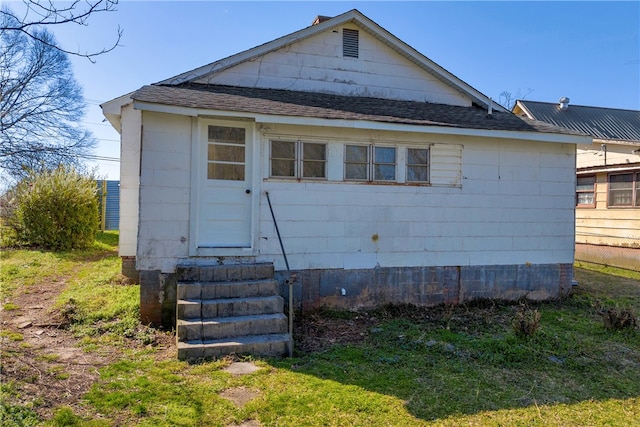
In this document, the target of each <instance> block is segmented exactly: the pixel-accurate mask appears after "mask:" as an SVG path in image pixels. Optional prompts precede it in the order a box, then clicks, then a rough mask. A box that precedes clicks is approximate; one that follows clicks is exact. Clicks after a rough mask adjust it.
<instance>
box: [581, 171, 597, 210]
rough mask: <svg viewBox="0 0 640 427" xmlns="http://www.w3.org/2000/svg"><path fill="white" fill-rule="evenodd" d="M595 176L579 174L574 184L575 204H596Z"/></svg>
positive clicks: (592, 205)
mask: <svg viewBox="0 0 640 427" xmlns="http://www.w3.org/2000/svg"><path fill="white" fill-rule="evenodd" d="M595 186H596V177H595V176H579V177H578V182H577V185H576V206H591V207H595V206H596V198H595Z"/></svg>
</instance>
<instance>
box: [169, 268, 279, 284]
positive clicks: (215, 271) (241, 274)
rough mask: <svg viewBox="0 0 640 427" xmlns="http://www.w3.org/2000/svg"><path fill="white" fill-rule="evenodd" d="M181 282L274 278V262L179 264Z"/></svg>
mask: <svg viewBox="0 0 640 427" xmlns="http://www.w3.org/2000/svg"><path fill="white" fill-rule="evenodd" d="M176 275H177V277H178V281H179V282H227V281H228V282H236V281H242V280H262V279H273V276H274V269H273V264H231V265H212V266H179V267H177V268H176Z"/></svg>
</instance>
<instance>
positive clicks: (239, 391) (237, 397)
mask: <svg viewBox="0 0 640 427" xmlns="http://www.w3.org/2000/svg"><path fill="white" fill-rule="evenodd" d="M258 396H260V392H258V391H255V390H251V389H248V388H246V387H234V388H230V389H227V390H224V391H223V392H222V393H220V397H222V398H223V399H227V400H229V401H231V402H232V403H233V404H234V405H236V406H237V407H239V408H242V407H243V406H244V405H246V404H247V403H248V402H250V401H251V400H253V399H255V398H256V397H258Z"/></svg>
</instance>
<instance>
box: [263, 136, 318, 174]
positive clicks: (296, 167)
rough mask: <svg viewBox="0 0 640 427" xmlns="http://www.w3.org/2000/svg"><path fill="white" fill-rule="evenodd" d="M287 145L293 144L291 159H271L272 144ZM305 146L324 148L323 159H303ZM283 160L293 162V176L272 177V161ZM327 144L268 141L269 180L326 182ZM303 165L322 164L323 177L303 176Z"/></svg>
mask: <svg viewBox="0 0 640 427" xmlns="http://www.w3.org/2000/svg"><path fill="white" fill-rule="evenodd" d="M274 142H275V143H279V142H280V143H289V144H293V147H294V152H293V156H294V157H292V158H289V157H288V158H284V157H283V158H280V157H277V158H275V157H273V143H274ZM305 145H320V146H323V147H324V159H312V158H305V156H304V153H305V149H304V148H305ZM274 159H275V160H283V161H293V175H274V174H273V160H274ZM328 162H329V159H328V144H327V143H326V142H316V141H301V140H297V141H291V140H280V139H272V140H270V141H269V178H271V179H295V180H298V181H300V180H309V181H326V180H327V174H328ZM305 163H306V164H309V163H315V164H318V163H322V165H323V175H324V176H321V177H319V176H305Z"/></svg>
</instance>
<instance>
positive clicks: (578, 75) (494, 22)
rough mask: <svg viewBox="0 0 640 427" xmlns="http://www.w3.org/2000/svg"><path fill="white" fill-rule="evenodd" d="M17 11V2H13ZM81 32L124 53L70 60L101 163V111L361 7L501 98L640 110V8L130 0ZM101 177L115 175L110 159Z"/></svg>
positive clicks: (108, 138) (83, 42) (105, 142)
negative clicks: (151, 85) (153, 86)
mask: <svg viewBox="0 0 640 427" xmlns="http://www.w3.org/2000/svg"><path fill="white" fill-rule="evenodd" d="M8 5H9V6H10V7H13V8H14V9H18V8H19V7H21V3H19V2H11V1H10V2H8ZM117 9H118V10H117V11H116V12H111V13H105V14H100V15H96V16H94V17H93V18H92V19H90V20H89V22H88V26H86V27H80V26H75V25H67V26H58V27H55V28H54V27H52V28H51V29H52V30H53V31H54V34H55V35H56V37H57V39H58V41H59V43H60V44H61V45H62V46H64V47H65V48H67V49H70V50H74V49H79V50H83V51H85V50H96V49H100V48H102V47H105V46H108V45H109V44H110V43H112V42H113V41H114V39H115V37H116V33H117V29H118V26H119V27H120V28H122V29H123V31H124V34H123V37H122V40H121V41H120V44H121V46H119V47H118V48H116V49H115V50H114V51H113V52H111V53H108V54H106V55H103V56H101V57H99V58H97V62H96V63H95V64H92V63H90V62H89V61H88V60H86V59H81V58H72V64H73V70H74V74H75V77H76V79H77V80H78V81H79V82H80V84H81V85H82V86H83V87H84V94H85V98H86V99H87V101H88V103H89V104H88V107H89V108H88V114H87V117H86V119H85V123H84V124H85V125H86V126H87V127H88V128H89V129H91V130H92V131H93V132H94V135H95V136H96V138H97V139H98V143H99V144H98V149H97V150H96V155H98V156H105V157H114V158H117V157H119V142H118V137H119V136H118V134H117V132H115V131H114V130H113V129H112V128H110V126H108V125H107V124H106V123H102V120H103V116H102V114H101V111H100V108H99V107H98V104H99V103H101V102H104V101H107V100H110V99H113V98H116V97H118V96H120V95H123V94H125V93H128V92H130V91H133V90H136V89H138V88H140V87H141V86H143V85H145V84H149V83H155V82H158V81H160V80H163V79H165V78H168V77H171V76H174V75H176V74H180V73H182V72H184V71H188V70H190V69H193V68H196V67H199V66H201V65H205V64H207V63H210V62H213V61H216V60H218V59H222V58H224V57H227V56H230V55H233V54H235V53H238V52H241V51H243V50H246V49H250V48H252V47H254V46H257V45H260V44H262V43H266V42H268V41H271V40H273V39H275V38H278V37H281V36H284V35H286V34H289V33H292V32H294V31H297V30H300V29H302V28H304V27H307V26H308V25H310V24H311V22H312V21H313V19H314V18H315V17H316V16H317V15H327V16H335V15H339V14H341V13H343V12H346V11H348V10H351V9H358V10H359V11H360V12H362V13H363V14H365V15H366V16H368V17H369V18H370V19H372V20H373V21H374V22H376V23H377V24H379V25H380V26H382V27H383V28H385V29H386V30H388V31H389V32H391V33H392V34H394V35H395V36H397V37H398V38H400V39H401V40H403V41H404V42H406V43H407V44H409V45H410V46H412V47H413V48H415V49H416V50H418V51H419V52H421V53H422V54H424V55H425V56H427V57H428V58H430V59H431V60H433V61H435V62H436V63H438V64H439V65H440V66H442V67H443V68H445V69H447V70H448V71H449V72H451V73H453V74H454V75H456V76H457V77H459V78H461V79H462V80H464V81H465V82H466V83H468V84H469V85H471V86H472V87H474V88H476V89H477V90H479V91H480V92H482V93H484V94H485V95H487V96H490V97H492V98H494V99H496V100H499V98H500V94H501V93H502V92H503V91H507V92H510V93H511V94H512V95H513V96H514V97H517V98H521V97H523V96H525V95H526V97H525V98H526V99H529V100H535V101H545V102H556V101H557V100H558V99H559V98H560V97H562V96H567V97H569V98H570V99H571V103H572V104H578V105H592V106H600V107H610V108H623V109H634V110H640V34H639V33H640V2H637V1H635V2H547V1H541V2H515V1H512V2H507V1H502V2H484V1H475V2H461V1H449V2H432V1H410V2H388V1H375V2H365V1H351V2H342V1H325V2H313V1H304V2H293V1H289V2H284V1H283V2H272V1H259V2H247V1H235V2H218V1H195V2H182V1H181V2H177V1H161V2H152V1H128V0H121V2H120V4H119V5H118V7H117ZM94 164H95V165H97V166H98V173H99V174H100V175H101V176H104V177H105V178H107V179H118V168H119V164H118V163H117V162H110V161H99V162H95V163H94Z"/></svg>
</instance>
